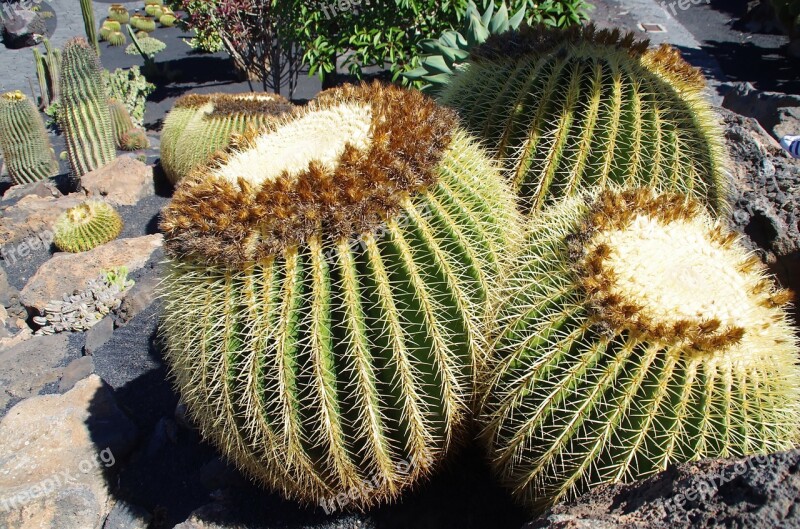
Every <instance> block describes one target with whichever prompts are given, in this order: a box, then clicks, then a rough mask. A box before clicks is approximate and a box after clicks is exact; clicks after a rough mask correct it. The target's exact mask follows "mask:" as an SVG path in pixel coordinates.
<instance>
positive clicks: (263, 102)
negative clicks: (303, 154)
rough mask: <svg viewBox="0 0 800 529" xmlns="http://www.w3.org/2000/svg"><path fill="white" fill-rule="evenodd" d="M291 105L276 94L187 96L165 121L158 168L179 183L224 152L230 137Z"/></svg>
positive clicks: (282, 112)
mask: <svg viewBox="0 0 800 529" xmlns="http://www.w3.org/2000/svg"><path fill="white" fill-rule="evenodd" d="M291 108H292V105H291V103H289V102H288V101H287V100H286V99H284V98H283V97H281V96H279V95H276V94H254V93H245V94H189V95H186V96H184V97H182V98H180V99H179V100H178V101H177V102H176V103H175V107H174V108H173V109H172V110H171V111H170V113H169V115H168V116H167V118H166V120H165V121H164V129H163V133H162V135H161V137H162V139H161V165H162V167H163V168H164V173H165V174H166V175H167V178H169V180H170V181H171V182H172V183H173V184H176V183H178V182H179V181H180V180H181V179H182V178H184V177H186V176H187V175H188V174H190V173H191V172H192V171H194V170H195V169H198V168H201V167H202V166H203V165H205V164H206V163H207V162H208V161H209V160H210V159H211V157H212V156H213V155H214V153H215V152H217V151H218V150H221V149H224V148H225V147H226V146H227V145H228V142H230V139H231V135H232V134H234V133H237V134H241V133H244V132H246V131H247V130H248V128H259V127H261V126H262V125H264V124H265V123H267V122H268V121H270V120H272V119H274V118H275V117H276V116H280V115H282V114H284V113H286V112H288V111H289V110H291Z"/></svg>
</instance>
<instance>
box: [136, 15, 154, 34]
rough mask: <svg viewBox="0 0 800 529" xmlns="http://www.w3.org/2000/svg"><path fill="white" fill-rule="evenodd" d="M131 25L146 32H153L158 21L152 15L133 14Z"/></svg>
mask: <svg viewBox="0 0 800 529" xmlns="http://www.w3.org/2000/svg"><path fill="white" fill-rule="evenodd" d="M130 25H131V26H132V27H133V28H134V29H138V30H139V31H144V32H146V33H152V32H153V31H155V30H156V21H155V20H154V19H153V17H150V16H142V15H133V17H131V22H130Z"/></svg>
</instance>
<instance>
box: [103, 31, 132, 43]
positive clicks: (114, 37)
mask: <svg viewBox="0 0 800 529" xmlns="http://www.w3.org/2000/svg"><path fill="white" fill-rule="evenodd" d="M106 40H107V41H108V43H109V44H110V45H111V46H124V45H125V43H126V42H127V41H128V39H127V38H126V37H125V34H124V33H123V32H121V31H114V32H112V33H111V34H109V35H108V37H107V38H106Z"/></svg>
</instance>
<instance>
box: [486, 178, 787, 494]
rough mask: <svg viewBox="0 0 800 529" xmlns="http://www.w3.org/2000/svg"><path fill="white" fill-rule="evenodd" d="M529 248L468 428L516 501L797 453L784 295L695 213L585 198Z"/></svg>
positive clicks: (504, 306) (550, 216)
mask: <svg viewBox="0 0 800 529" xmlns="http://www.w3.org/2000/svg"><path fill="white" fill-rule="evenodd" d="M528 237H529V238H528V240H527V242H526V243H525V245H524V247H523V250H522V251H521V252H520V255H522V256H524V257H521V258H520V262H519V263H518V265H517V266H515V268H514V271H513V272H512V273H511V274H510V280H509V283H508V285H507V291H506V292H504V296H503V298H504V301H503V302H502V303H500V305H499V310H498V311H497V313H496V314H495V315H494V316H495V321H497V328H496V329H497V330H496V331H495V332H494V333H493V339H494V345H495V356H494V358H493V359H492V361H491V364H492V370H491V372H492V376H491V377H490V380H491V386H490V388H489V391H488V393H487V396H486V397H485V402H484V406H483V411H482V413H481V422H482V423H483V425H484V426H485V430H484V434H485V439H486V441H487V443H488V447H489V454H490V459H491V462H492V464H493V465H494V467H495V469H496V471H497V473H498V475H499V476H500V478H501V480H502V481H503V482H504V483H505V484H506V485H507V486H508V487H509V488H510V489H512V490H513V492H514V493H515V495H516V496H517V498H518V499H519V500H520V501H522V502H523V503H525V504H527V505H529V506H533V507H535V508H540V507H544V506H546V505H548V504H550V503H553V502H556V501H559V500H561V499H568V498H574V497H575V496H577V495H578V494H580V493H583V492H585V491H586V490H587V489H589V488H590V487H592V486H594V485H598V484H601V483H608V482H617V481H632V480H636V479H640V478H642V477H644V476H647V475H649V474H653V473H655V472H658V471H661V470H664V469H665V468H666V467H667V466H668V465H670V464H673V463H681V462H687V461H692V460H696V459H699V458H703V457H718V456H721V457H734V456H740V455H744V454H755V453H766V452H771V451H778V450H785V449H790V448H793V447H794V446H795V444H796V443H797V442H798V440H800V437H799V436H798V433H799V432H800V430H799V429H800V368H799V367H798V360H799V357H798V352H799V351H798V344H797V338H796V337H795V335H794V334H793V331H792V328H791V326H790V323H789V318H788V316H787V308H786V304H787V303H788V301H789V298H790V295H789V294H788V293H787V292H786V291H782V290H780V289H778V288H777V287H776V286H775V284H774V283H773V282H772V280H771V278H769V277H768V276H767V273H766V270H765V267H764V266H763V265H762V264H761V263H760V261H759V260H758V258H757V257H756V256H754V255H753V254H751V253H748V252H747V251H746V250H745V249H744V247H743V246H741V244H740V241H739V237H738V236H737V235H735V234H734V233H732V232H729V231H728V230H727V229H725V228H723V227H722V226H721V225H720V224H719V222H718V221H714V220H712V217H711V216H710V214H709V213H708V212H707V211H706V210H705V209H704V207H703V206H702V205H701V204H700V203H699V202H698V201H696V200H694V199H688V198H686V197H685V196H683V195H678V194H670V193H664V194H657V193H655V192H653V191H650V190H641V189H635V190H627V191H619V190H606V191H603V192H600V193H598V192H597V191H595V193H594V194H593V195H592V196H590V197H589V198H588V199H587V198H586V196H585V195H584V196H582V197H574V198H569V199H566V200H564V201H563V202H561V203H559V204H557V205H555V206H553V207H552V208H548V209H547V210H545V211H544V212H543V213H542V214H540V215H536V216H534V218H533V219H532V222H531V230H530V233H529V235H528Z"/></svg>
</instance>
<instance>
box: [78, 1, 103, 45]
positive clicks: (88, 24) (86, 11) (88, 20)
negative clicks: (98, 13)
mask: <svg viewBox="0 0 800 529" xmlns="http://www.w3.org/2000/svg"><path fill="white" fill-rule="evenodd" d="M80 2H81V14H82V15H83V26H84V28H85V29H86V39H87V40H88V41H89V44H90V45H91V46H92V47H93V48H94V51H95V53H96V54H97V56H98V57H99V56H100V42H99V40H98V38H97V25H96V24H95V21H94V6H93V5H92V0H80Z"/></svg>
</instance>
